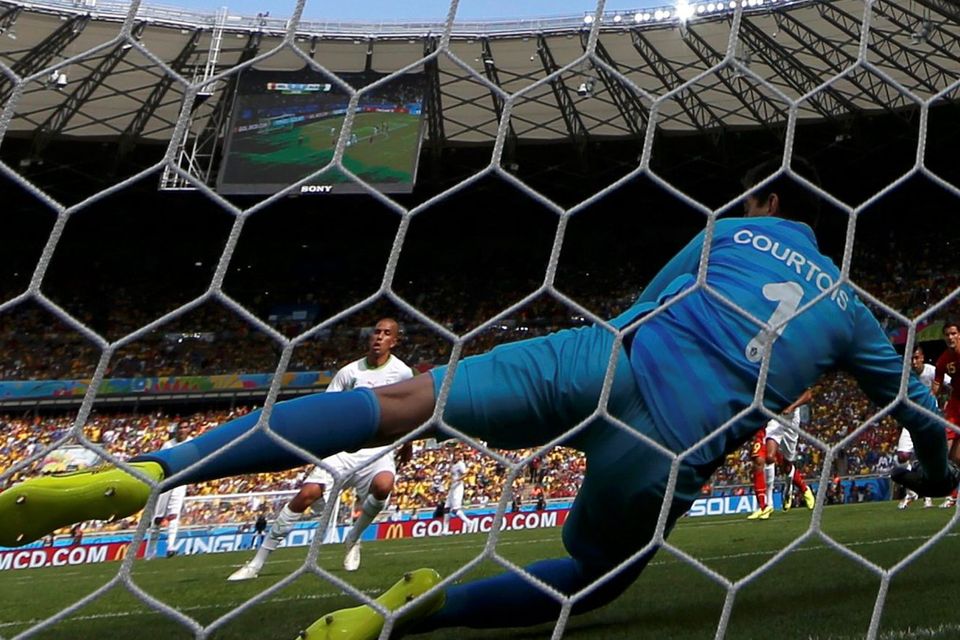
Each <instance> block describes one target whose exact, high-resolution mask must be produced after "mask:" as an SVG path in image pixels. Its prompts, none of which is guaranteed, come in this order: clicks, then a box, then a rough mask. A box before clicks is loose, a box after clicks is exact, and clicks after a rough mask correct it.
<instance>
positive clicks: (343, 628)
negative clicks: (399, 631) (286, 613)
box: [297, 569, 446, 640]
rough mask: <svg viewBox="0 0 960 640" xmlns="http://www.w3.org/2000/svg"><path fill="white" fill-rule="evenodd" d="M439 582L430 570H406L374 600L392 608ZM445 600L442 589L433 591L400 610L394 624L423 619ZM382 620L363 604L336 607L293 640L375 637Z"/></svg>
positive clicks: (372, 639)
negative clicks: (431, 593)
mask: <svg viewBox="0 0 960 640" xmlns="http://www.w3.org/2000/svg"><path fill="white" fill-rule="evenodd" d="M439 582H440V574H439V573H437V572H436V571H434V570H433V569H417V570H416V571H410V572H408V573H405V574H403V577H402V578H401V579H400V581H399V582H397V583H396V584H395V585H393V586H392V587H390V588H389V589H387V591H385V592H384V593H383V595H381V596H380V597H379V598H377V602H379V603H380V604H381V605H383V607H384V608H385V609H387V610H389V611H393V610H395V609H399V608H400V607H401V606H403V605H404V604H406V603H408V602H410V601H411V600H413V599H414V598H416V597H417V596H419V595H421V594H423V593H426V592H427V591H429V590H430V589H431V588H433V586H434V585H436V584H437V583H439ZM445 601H446V595H445V594H444V592H443V591H437V592H436V593H435V594H434V595H432V596H430V597H429V598H426V599H424V600H423V601H421V602H418V603H417V605H416V606H415V607H413V608H412V609H411V610H409V611H407V612H406V613H404V614H403V616H401V617H400V619H399V620H398V621H397V623H396V624H397V626H401V625H403V624H406V623H409V622H413V621H415V620H420V619H423V618H425V617H427V616H429V615H431V614H433V613H435V612H437V611H438V610H440V608H441V607H443V603H444V602H445ZM383 622H384V618H383V616H382V615H380V614H379V613H377V610H376V609H374V608H373V607H370V606H367V605H361V606H359V607H353V608H351V609H340V610H339V611H334V612H333V613H328V614H327V615H325V616H323V617H321V618H320V619H319V620H317V621H316V622H314V623H313V624H312V625H310V626H309V627H307V628H306V629H305V630H303V631H301V632H300V635H299V636H297V640H376V639H377V638H378V637H379V636H380V632H381V631H382V630H383ZM395 628H396V627H395Z"/></svg>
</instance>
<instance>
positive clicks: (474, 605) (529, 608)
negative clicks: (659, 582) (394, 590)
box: [409, 554, 652, 633]
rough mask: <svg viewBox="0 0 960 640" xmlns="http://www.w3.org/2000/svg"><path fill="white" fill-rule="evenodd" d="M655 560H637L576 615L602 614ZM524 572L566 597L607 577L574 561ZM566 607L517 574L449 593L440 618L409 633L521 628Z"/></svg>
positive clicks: (580, 605)
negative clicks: (589, 570)
mask: <svg viewBox="0 0 960 640" xmlns="http://www.w3.org/2000/svg"><path fill="white" fill-rule="evenodd" d="M650 555H652V554H648V555H646V556H645V557H643V558H640V559H639V560H637V561H635V562H634V563H633V564H631V565H629V566H628V567H626V568H624V569H623V570H622V571H620V572H619V573H618V574H616V575H614V576H611V578H610V580H609V581H607V582H605V583H604V584H603V585H602V586H600V587H599V588H597V589H596V590H595V591H593V592H592V593H591V594H590V595H589V596H587V597H585V598H584V599H583V600H581V601H579V602H578V603H577V604H576V605H575V606H574V607H573V613H583V612H585V611H589V610H591V609H596V608H597V607H600V606H602V605H604V604H606V603H608V602H610V601H611V600H613V599H614V598H615V597H617V596H618V595H620V594H621V593H623V591H624V590H625V589H626V588H627V587H628V586H630V585H631V584H632V583H633V581H634V580H636V578H637V576H638V575H639V574H640V571H641V570H642V569H643V567H644V566H646V564H647V560H649V558H650ZM524 570H525V571H526V572H527V573H529V574H530V575H532V576H535V577H536V578H538V579H539V580H540V581H542V582H545V583H547V584H549V585H550V586H552V587H553V588H554V589H556V590H557V591H559V592H560V593H563V594H567V595H570V594H574V593H576V592H578V591H580V590H582V589H584V588H585V587H587V586H589V585H590V584H592V583H593V582H594V580H596V579H597V578H598V577H600V576H602V575H603V573H602V572H599V573H588V572H587V571H585V570H584V569H583V565H581V564H580V563H579V562H577V561H576V560H574V559H573V558H555V559H552V560H541V561H539V562H535V563H533V564H531V565H528V566H526V567H524ZM559 613H560V602H559V601H558V600H556V599H555V598H554V597H553V596H552V595H548V594H547V593H546V592H545V591H543V590H542V589H540V588H539V587H536V586H534V585H532V584H530V583H529V582H527V580H525V579H524V578H521V577H520V576H518V575H517V574H515V573H511V572H508V573H503V574H500V575H498V576H493V577H491V578H482V579H480V580H473V581H471V582H467V583H465V584H459V585H454V586H452V587H450V588H449V589H447V593H446V601H445V602H444V605H443V607H442V608H441V609H440V610H439V611H437V612H436V613H435V614H433V615H431V616H429V617H427V618H424V619H423V620H422V621H420V622H417V623H415V624H414V625H411V627H410V629H409V632H411V633H423V632H426V631H433V630H434V629H441V628H444V627H473V628H475V629H484V628H487V629H489V628H497V627H521V626H530V625H535V624H542V623H544V622H555V621H556V619H557V615H558V614H559Z"/></svg>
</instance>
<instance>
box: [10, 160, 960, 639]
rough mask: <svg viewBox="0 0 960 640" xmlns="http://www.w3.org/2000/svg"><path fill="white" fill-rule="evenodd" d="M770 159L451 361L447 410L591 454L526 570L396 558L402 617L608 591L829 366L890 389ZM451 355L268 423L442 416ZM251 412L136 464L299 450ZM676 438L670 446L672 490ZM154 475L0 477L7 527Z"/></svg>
mask: <svg viewBox="0 0 960 640" xmlns="http://www.w3.org/2000/svg"><path fill="white" fill-rule="evenodd" d="M794 163H795V165H797V160H796V159H795V160H794ZM777 167H778V165H777V164H773V163H770V164H766V165H761V166H760V167H757V168H756V169H755V170H754V171H752V172H751V174H750V175H749V176H748V177H747V180H746V185H747V188H748V189H749V193H750V195H749V196H748V198H747V199H746V202H745V206H744V209H745V217H744V218H736V219H725V220H720V221H718V222H717V223H716V225H715V227H713V229H712V230H708V231H706V232H704V233H701V234H699V235H697V236H696V237H695V238H694V239H693V240H692V241H691V242H690V243H689V244H688V245H687V246H686V247H685V248H683V249H682V250H681V251H680V252H679V253H678V254H677V255H676V256H675V257H674V258H673V259H672V260H671V261H670V262H669V263H668V264H667V265H666V266H665V267H664V268H663V269H662V270H661V271H660V272H659V273H658V274H657V275H656V276H655V277H654V278H653V280H652V281H651V282H650V283H649V285H648V286H647V287H646V288H645V289H644V290H643V292H642V294H641V295H640V296H639V297H638V299H637V301H636V302H635V304H634V305H633V306H632V307H631V308H630V309H628V310H627V311H626V312H624V313H623V314H621V315H620V316H618V317H617V318H615V319H613V320H611V321H610V322H609V326H604V325H595V326H590V327H585V328H579V329H572V330H564V331H559V332H557V333H553V334H550V335H548V336H545V337H542V338H536V339H532V340H525V341H521V342H516V343H512V344H508V345H503V346H500V347H497V348H495V349H493V350H492V351H490V352H488V353H486V354H483V355H479V356H474V357H469V358H465V359H463V360H462V361H460V362H459V363H457V364H456V369H455V371H454V372H453V380H452V386H451V388H450V392H449V395H448V397H447V401H446V404H445V406H444V408H443V418H444V419H445V420H446V421H447V422H448V423H449V424H451V425H452V426H454V427H456V428H457V429H459V430H461V431H462V432H464V433H466V434H468V435H469V436H472V437H474V438H477V439H480V440H484V441H486V442H487V443H489V445H490V446H492V447H499V448H520V447H531V446H536V445H542V444H545V443H547V442H552V441H558V442H562V444H563V445H564V446H569V447H574V448H577V449H579V450H581V451H583V452H584V453H585V454H586V458H587V471H586V475H585V477H584V480H583V484H582V486H581V489H580V492H579V494H578V495H577V497H576V500H575V501H574V504H573V507H572V510H571V513H570V515H569V517H568V519H567V521H566V523H565V525H564V528H563V543H564V546H565V548H566V551H567V553H568V554H569V555H568V556H566V557H562V558H554V559H547V560H542V561H539V562H536V563H534V564H531V565H529V566H527V567H525V568H524V571H525V572H526V573H527V574H528V575H529V576H532V577H533V578H534V579H535V580H534V581H531V580H529V579H526V578H524V577H520V576H518V575H516V574H514V573H511V572H507V573H504V574H501V575H498V576H494V577H490V578H483V579H479V580H474V581H470V582H466V583H464V584H458V585H446V586H443V587H437V588H434V586H435V584H436V583H437V581H438V580H439V576H437V575H436V574H435V573H434V572H431V571H427V570H421V571H418V572H414V573H411V574H407V576H405V579H404V580H401V581H400V582H399V583H397V585H396V586H395V587H393V588H392V589H390V590H388V591H387V593H385V594H384V595H383V596H381V598H380V600H379V602H380V603H381V605H382V606H383V607H384V608H386V609H394V608H396V607H399V606H401V605H403V604H404V603H405V602H406V601H407V600H409V599H411V598H414V597H417V596H419V595H421V594H423V595H424V597H422V598H419V597H418V598H417V599H416V601H415V602H414V604H413V605H411V606H410V607H407V608H406V609H405V611H404V616H403V617H402V619H401V622H402V623H403V624H404V628H405V630H406V631H407V632H421V631H428V630H432V629H437V628H441V627H452V626H467V627H501V626H511V627H512V626H519V625H533V624H538V623H543V622H548V621H554V620H555V619H556V618H557V616H558V614H559V612H560V603H559V602H558V600H557V599H555V598H554V597H553V596H551V595H549V594H548V593H547V592H545V591H544V590H542V589H541V588H539V587H538V586H536V585H535V584H534V582H540V583H543V584H545V585H548V586H549V587H551V588H552V589H553V590H555V591H557V592H560V593H562V594H567V595H574V594H578V593H580V592H582V591H584V590H585V589H588V588H591V587H592V588H591V589H589V590H588V591H586V592H584V594H583V597H582V598H579V599H578V600H577V601H576V604H575V605H574V606H573V613H582V612H584V611H589V610H591V609H594V608H596V607H599V606H601V605H603V604H605V603H607V602H609V601H611V600H612V599H613V598H615V597H617V596H618V595H619V594H620V593H622V592H623V591H624V590H625V589H626V588H627V587H628V586H629V585H630V584H631V583H632V582H633V581H634V580H635V579H636V578H637V576H638V575H639V573H640V572H641V570H642V569H643V568H644V567H645V566H646V564H647V563H648V562H649V561H650V558H651V557H652V556H653V554H654V553H655V552H656V549H657V544H656V542H657V537H656V534H657V522H658V518H659V515H660V511H661V507H662V506H664V501H665V500H669V501H670V502H669V503H668V504H667V505H666V509H667V510H668V513H667V517H666V520H665V530H664V531H663V534H664V535H666V534H668V533H669V531H670V530H671V529H672V527H673V525H674V523H675V522H676V520H677V518H679V517H680V516H681V515H682V514H683V513H684V512H686V511H687V509H688V508H689V507H690V505H691V504H692V502H693V500H694V499H695V498H697V497H698V494H699V491H700V488H701V487H702V486H703V484H704V483H705V482H706V481H707V479H708V478H709V477H710V475H711V474H712V473H713V471H714V470H715V469H716V468H717V467H718V466H719V465H720V464H721V463H722V462H723V459H724V456H725V454H726V453H728V452H730V451H733V450H735V449H736V448H738V447H739V446H740V445H741V444H742V443H743V442H745V441H746V440H747V439H748V438H750V437H751V436H752V435H753V433H755V432H756V431H757V430H758V429H759V428H760V427H761V426H762V425H763V424H764V423H765V422H766V421H767V420H768V419H769V417H770V416H771V415H776V414H778V413H780V412H781V411H782V410H783V408H784V407H786V406H788V405H789V404H790V403H791V402H792V401H793V400H794V399H795V398H797V397H798V396H799V395H800V394H801V393H802V392H803V391H804V389H806V388H807V387H809V386H810V385H811V384H813V382H814V381H815V380H816V379H817V378H818V377H820V375H821V374H823V373H824V372H825V371H828V370H830V369H833V368H842V369H845V370H847V371H849V372H850V373H851V374H852V375H853V376H854V377H855V378H856V379H857V380H858V381H859V383H860V385H861V387H862V388H863V390H864V391H865V392H866V393H867V395H868V396H869V397H870V398H871V399H872V400H873V401H874V402H876V403H877V404H878V405H880V406H886V405H888V404H890V403H891V402H893V400H894V399H895V398H896V397H897V396H898V394H899V392H900V390H901V378H902V377H903V374H904V361H903V358H902V357H901V356H899V355H898V354H897V352H896V351H895V350H894V348H893V347H892V346H891V344H890V342H889V340H888V339H887V336H886V334H885V333H884V332H883V330H882V329H881V327H880V325H879V324H878V323H877V321H876V319H875V318H874V317H873V315H872V314H871V313H870V311H869V310H868V309H867V308H866V307H865V306H864V305H863V304H862V303H861V301H860V300H859V299H858V298H857V296H856V294H855V293H854V291H853V290H852V288H851V287H850V286H848V285H846V284H839V285H838V284H837V283H838V282H839V280H840V272H839V269H838V268H837V267H836V265H835V264H833V262H832V261H831V260H830V259H829V258H827V257H826V256H824V255H823V254H822V253H821V252H820V251H819V249H818V245H817V241H816V237H815V236H814V233H813V230H812V228H813V227H814V226H815V223H816V218H817V213H818V204H819V203H818V202H817V199H816V197H815V196H814V195H812V194H811V193H810V192H808V191H807V190H805V189H803V188H801V187H800V186H798V185H797V184H795V183H794V182H792V181H791V180H790V179H788V178H786V177H783V176H781V177H778V178H776V179H774V180H771V181H768V182H767V183H763V184H761V182H760V178H762V177H763V176H767V175H769V174H771V173H773V172H774V171H776V169H777ZM797 170H799V166H798V165H797ZM758 185H759V186H758ZM705 245H706V248H707V249H708V251H704V249H705ZM701 261H704V262H705V264H704V265H703V269H702V273H701V270H700V266H701ZM698 274H700V275H702V276H703V280H698ZM727 301H729V303H733V305H736V307H738V308H739V309H738V308H734V306H732V305H731V304H729V303H728V302H727ZM611 357H613V358H614V367H613V369H612V371H611V374H610V375H611V376H612V381H611V386H610V390H609V397H608V403H607V406H606V408H607V410H608V412H609V414H610V415H612V416H614V417H615V418H616V419H617V420H618V421H619V422H614V421H611V420H610V419H608V418H605V417H603V416H602V415H598V412H597V409H598V406H599V401H600V396H601V390H602V388H603V384H604V379H605V376H606V375H607V370H608V365H609V363H610V362H611ZM447 373H448V368H447V367H439V368H437V369H434V370H433V371H432V372H431V375H424V376H417V377H414V378H412V379H410V380H406V381H403V382H400V383H397V384H393V385H389V386H384V387H378V388H376V389H359V390H356V391H349V392H343V393H336V394H315V395H311V396H306V397H303V398H298V399H295V400H290V401H287V402H282V403H278V404H276V405H275V406H274V407H273V410H272V413H271V414H270V416H269V426H270V430H271V431H272V432H273V434H275V435H278V436H281V437H282V438H284V439H285V440H287V441H288V442H291V443H294V444H296V445H297V446H298V447H301V448H302V449H304V450H307V451H309V452H310V453H312V454H313V455H315V456H316V457H317V458H322V457H325V456H328V455H331V454H333V453H337V452H339V451H350V450H356V449H359V448H361V447H369V446H375V445H381V444H389V443H393V442H394V441H396V440H397V439H399V438H402V437H404V436H405V435H407V434H409V433H410V432H411V431H413V430H415V429H417V428H418V427H420V426H421V425H423V424H425V423H428V422H430V421H431V420H432V419H434V417H435V409H436V398H437V397H438V393H439V391H440V389H441V384H442V382H443V380H444V377H445V376H446V375H447ZM764 374H765V375H764ZM905 385H906V386H905V394H906V397H907V398H908V400H909V401H908V402H900V403H899V404H898V405H897V406H896V408H895V409H894V410H893V411H892V415H893V416H894V417H896V418H897V419H899V420H900V421H902V422H903V423H904V424H905V425H906V426H907V427H908V428H909V429H910V432H911V434H912V435H913V438H914V445H915V449H916V454H917V457H918V458H919V461H920V465H921V466H920V470H919V471H915V472H913V474H912V475H910V476H909V477H905V478H902V479H903V480H905V481H906V482H907V483H909V484H911V485H913V487H914V488H916V489H917V490H918V492H920V493H921V494H923V495H946V494H947V493H949V492H950V491H951V490H952V489H953V488H954V487H955V486H956V485H957V481H958V476H957V472H956V469H955V468H954V467H951V466H949V465H948V462H947V456H946V445H945V440H944V436H943V424H944V423H943V421H942V419H940V418H939V417H938V416H937V415H936V412H937V405H936V402H935V401H934V399H933V397H932V396H931V395H930V392H929V390H928V389H927V388H926V387H925V386H923V384H922V383H921V382H920V381H919V379H918V378H917V377H916V376H915V375H913V374H912V373H911V374H909V377H907V378H905ZM691 389H694V390H696V393H690V390H691ZM755 399H756V400H755ZM760 406H762V407H763V409H764V410H763V411H762V410H761V409H760V408H759V407H760ZM260 415H261V414H260V412H255V413H252V414H249V415H247V416H244V417H242V418H239V419H237V420H233V421H230V422H227V423H225V424H223V425H221V426H220V427H218V428H216V429H213V430H211V431H208V432H207V433H205V434H203V435H201V436H199V437H197V438H194V439H193V440H191V441H190V442H187V443H184V444H182V445H180V446H177V447H174V448H171V449H166V450H163V451H158V452H154V453H150V454H147V455H142V456H139V457H137V458H134V459H133V461H132V463H133V464H132V465H131V466H132V467H133V468H135V469H136V470H137V471H138V472H139V474H141V475H143V476H145V477H148V478H150V479H152V480H155V481H161V480H163V479H164V478H169V477H171V476H172V475H173V474H180V473H181V472H184V473H183V475H182V476H178V478H177V483H178V484H184V483H194V482H201V481H204V480H210V479H213V478H221V477H225V476H232V475H238V474H246V473H257V472H264V471H276V470H280V469H287V468H290V467H296V466H300V465H302V464H303V463H304V460H303V458H302V457H301V455H299V454H297V453H295V452H293V451H290V450H288V449H287V448H286V447H284V446H282V445H280V444H278V443H277V442H276V441H275V439H274V438H273V437H271V436H270V435H268V434H267V433H265V432H264V431H263V430H260V429H255V427H256V425H257V423H258V421H259V420H260ZM637 434H642V435H643V436H645V437H646V438H648V439H649V440H650V441H652V442H654V443H656V446H653V445H651V444H650V443H649V442H646V441H644V440H642V439H640V438H639V437H638V435H637ZM241 436H247V437H245V438H243V439H242V441H238V440H239V439H240V438H241ZM667 451H669V452H673V453H674V454H678V455H679V462H678V467H677V469H676V480H675V486H674V490H673V492H672V493H669V492H668V482H669V481H670V476H671V464H672V463H673V462H674V457H673V456H672V455H670V454H668V453H666V452H667ZM163 488H164V489H168V488H169V485H168V484H164V485H163ZM151 490H152V489H151V487H150V486H148V485H147V484H146V483H144V482H142V481H139V480H137V479H134V478H133V477H132V476H131V475H129V474H128V473H125V472H123V471H121V470H118V469H115V468H109V467H108V468H106V469H98V470H95V471H91V472H81V473H76V474H71V475H63V476H51V477H45V478H38V479H34V480H28V481H26V482H24V483H22V484H19V485H16V486H14V487H11V488H10V489H8V490H7V491H4V492H3V493H2V494H0V545H20V544H25V543H27V542H29V541H31V540H35V539H37V538H39V537H40V536H42V535H44V534H45V533H47V532H49V531H51V530H53V529H56V528H59V527H61V526H64V525H66V524H68V523H70V522H74V521H80V520H92V519H105V518H108V517H110V516H114V517H122V516H125V515H129V514H131V513H135V512H136V511H138V510H139V509H141V508H143V506H144V504H145V503H146V501H147V498H148V497H149V495H150V492H151ZM612 522H615V523H616V526H610V525H611V523H612ZM382 623H383V618H382V617H381V616H380V614H379V613H377V612H376V611H375V610H374V609H372V608H370V607H360V608H356V609H352V610H346V611H341V612H335V613H333V614H330V615H327V616H324V617H322V618H320V619H319V620H318V621H317V622H316V623H314V624H313V625H312V626H311V627H310V628H308V629H307V630H306V632H305V633H304V634H303V637H306V638H311V639H312V638H321V637H327V636H328V635H335V636H336V637H340V638H375V637H377V635H378V634H379V632H380V630H381V625H382Z"/></svg>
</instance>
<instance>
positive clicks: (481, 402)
mask: <svg viewBox="0 0 960 640" xmlns="http://www.w3.org/2000/svg"><path fill="white" fill-rule="evenodd" d="M613 348H614V335H613V334H612V333H610V332H608V331H606V330H604V329H602V328H599V327H594V326H591V327H584V328H579V329H569V330H564V331H559V332H557V333H553V334H550V335H548V336H544V337H542V338H534V339H531V340H523V341H520V342H515V343H511V344H506V345H502V346H499V347H496V348H495V349H492V350H491V351H489V352H488V353H485V354H483V355H478V356H471V357H469V358H464V359H463V360H462V361H460V363H459V364H458V365H457V368H456V371H455V374H454V379H453V384H452V387H451V389H450V394H449V396H448V397H447V402H446V405H445V406H444V412H443V417H444V421H445V422H446V423H447V424H449V425H450V426H452V427H454V428H455V429H457V430H458V431H461V432H463V433H465V434H467V435H469V436H472V437H474V438H477V439H479V440H483V441H485V442H486V443H487V444H488V445H490V446H491V447H496V448H504V449H518V448H524V447H536V446H542V445H545V444H547V443H549V442H555V443H556V444H559V445H562V446H568V447H572V448H575V449H579V450H580V451H583V452H584V453H585V454H586V456H587V471H586V476H585V478H584V481H583V483H582V486H581V489H580V492H579V493H578V496H577V500H576V502H575V504H574V507H573V511H572V513H571V516H570V518H569V519H568V522H567V525H566V526H565V527H564V536H563V537H564V543H565V545H566V547H567V550H568V552H570V554H571V555H572V556H573V557H574V558H577V559H578V560H580V561H582V562H585V563H587V564H588V565H594V566H608V565H610V564H611V563H615V562H619V560H621V559H623V558H625V557H629V555H630V554H632V553H634V552H635V551H636V550H638V549H639V548H642V546H643V545H644V544H646V542H647V541H648V540H649V539H650V537H651V536H652V534H653V532H654V527H655V525H656V521H657V516H658V514H659V510H660V507H661V505H662V503H663V497H664V493H665V490H666V485H667V480H668V477H669V473H670V468H671V463H672V462H673V456H672V455H671V454H668V453H664V452H662V451H659V450H658V449H657V448H656V447H654V446H651V445H650V444H649V443H646V442H644V441H643V440H641V439H640V438H638V437H637V435H636V434H638V433H640V434H643V435H645V436H647V437H648V438H650V439H651V440H653V441H654V442H656V443H658V444H661V445H663V442H664V441H663V438H662V437H661V435H660V433H659V432H658V431H657V429H656V427H655V426H654V422H653V418H652V417H651V416H650V412H649V410H648V409H647V406H646V403H645V402H644V400H643V397H642V396H641V394H640V392H639V389H638V387H637V384H636V382H635V379H634V373H633V370H632V368H631V366H630V362H629V360H628V358H627V354H626V352H625V351H624V349H623V348H622V347H620V348H619V354H618V358H617V363H616V368H615V371H614V377H613V383H612V386H611V389H610V397H609V402H608V405H607V406H608V411H609V413H610V415H612V416H614V417H615V418H617V419H618V420H620V421H622V422H623V423H624V424H625V425H626V426H625V427H624V426H622V425H619V424H616V423H615V422H614V421H611V420H609V419H607V418H604V417H600V416H595V415H593V414H594V413H595V411H596V410H597V407H598V404H599V400H600V393H601V390H602V387H603V381H604V377H605V375H606V372H607V368H608V365H609V362H610V357H611V354H612V353H613ZM446 372H447V367H438V368H436V369H433V370H432V371H431V374H432V375H433V382H434V389H435V392H436V393H437V394H438V397H439V392H440V387H441V384H442V382H443V378H444V376H445V374H446ZM571 429H572V431H570V430H571ZM711 471H712V469H700V468H695V467H692V466H689V465H686V464H683V463H681V464H680V465H679V470H678V478H677V485H676V490H675V493H674V501H673V505H672V507H671V517H670V518H669V525H672V523H673V522H674V521H675V520H676V518H677V517H679V516H680V515H682V514H683V513H684V512H685V511H686V510H687V508H688V507H689V505H690V503H691V502H692V501H693V500H694V499H695V498H696V497H697V496H698V495H699V492H700V488H701V487H702V486H703V484H704V482H705V481H706V480H707V478H708V477H709V475H710V472H711Z"/></svg>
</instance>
